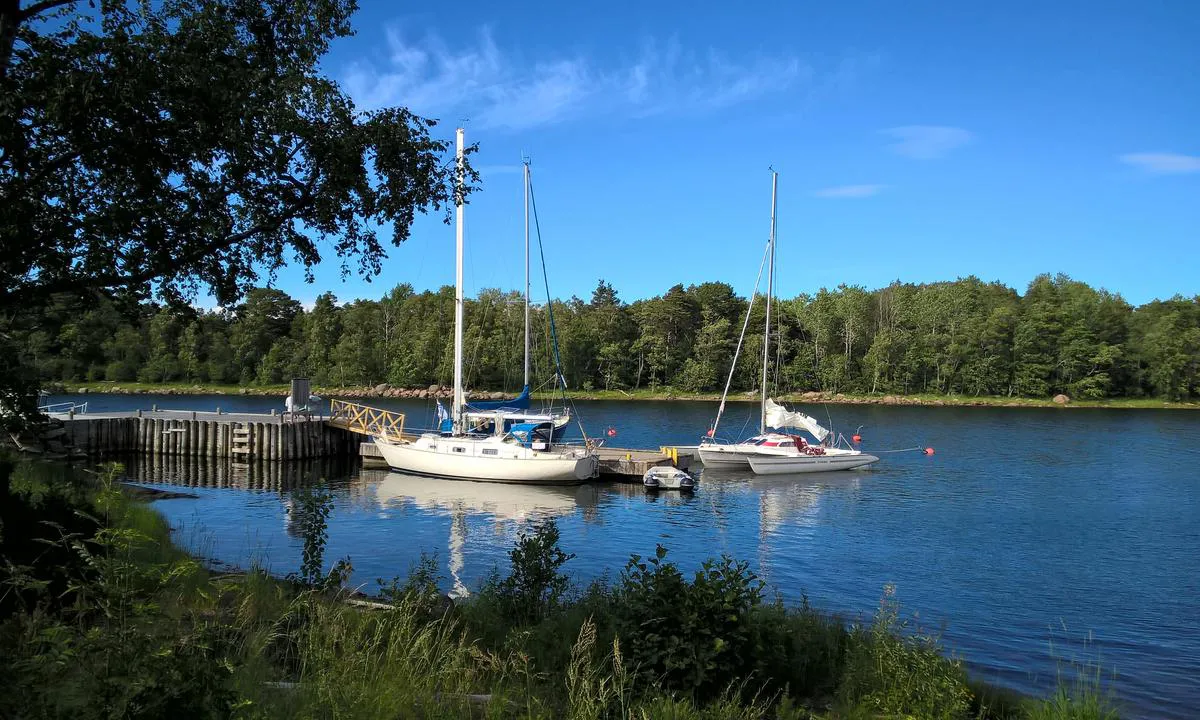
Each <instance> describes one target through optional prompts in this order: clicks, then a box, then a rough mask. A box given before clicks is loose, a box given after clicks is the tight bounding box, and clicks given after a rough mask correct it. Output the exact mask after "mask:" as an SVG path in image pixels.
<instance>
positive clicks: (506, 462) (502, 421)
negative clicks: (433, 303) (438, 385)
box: [375, 128, 599, 485]
mask: <svg viewBox="0 0 1200 720" xmlns="http://www.w3.org/2000/svg"><path fill="white" fill-rule="evenodd" d="M463 143H464V133H463V130H462V128H459V129H458V132H457V153H458V154H457V162H458V182H459V183H460V187H461V183H462V182H463V168H464V162H463ZM455 225H456V232H455V236H456V251H455V288H454V400H453V405H452V406H451V409H450V411H449V418H448V420H449V421H450V432H449V433H448V434H446V433H441V432H427V433H423V434H422V435H420V436H419V437H417V438H415V439H410V438H405V437H399V438H397V437H392V436H378V437H376V438H375V444H376V446H377V447H378V448H379V452H380V454H382V455H383V457H384V459H385V460H386V461H387V463H388V465H389V466H390V467H392V468H393V469H395V470H400V471H404V472H410V473H419V474H421V475H432V476H436V477H444V478H455V479H463V480H483V481H489V482H513V483H531V484H544V485H558V484H573V483H578V482H581V481H583V480H587V479H589V478H592V477H595V476H596V475H597V474H598V472H599V461H598V460H597V457H596V453H595V451H594V450H592V448H591V447H590V446H588V445H584V446H568V445H560V444H556V443H555V442H554V438H553V434H554V421H553V420H552V419H550V418H549V417H547V418H546V419H542V418H540V417H533V418H529V419H525V420H522V421H520V422H508V421H507V420H506V417H505V414H504V412H503V411H502V410H495V411H491V419H492V422H491V432H490V433H489V434H478V433H473V432H471V431H472V429H473V428H476V427H478V426H479V421H480V420H482V419H486V416H487V413H488V411H482V412H479V411H476V412H470V411H468V409H467V403H466V401H465V398H464V392H463V233H464V228H465V221H464V211H463V198H462V193H461V192H458V193H456V202H455Z"/></svg>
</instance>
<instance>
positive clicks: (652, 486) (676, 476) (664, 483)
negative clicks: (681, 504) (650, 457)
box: [642, 465, 696, 490]
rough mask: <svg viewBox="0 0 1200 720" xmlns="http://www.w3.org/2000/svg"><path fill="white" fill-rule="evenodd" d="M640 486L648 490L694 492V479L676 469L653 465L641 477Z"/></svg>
mask: <svg viewBox="0 0 1200 720" xmlns="http://www.w3.org/2000/svg"><path fill="white" fill-rule="evenodd" d="M642 484H643V485H645V486H646V488H647V489H649V490H695V489H696V478H694V477H692V476H691V475H689V474H688V473H687V472H686V471H684V470H680V469H679V468H677V467H671V466H670V465H655V466H654V467H652V468H650V469H649V470H647V471H646V474H645V475H643V476H642Z"/></svg>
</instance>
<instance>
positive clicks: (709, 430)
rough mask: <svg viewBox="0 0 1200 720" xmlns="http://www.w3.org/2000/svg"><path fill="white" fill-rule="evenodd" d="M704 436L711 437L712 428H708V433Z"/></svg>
mask: <svg viewBox="0 0 1200 720" xmlns="http://www.w3.org/2000/svg"><path fill="white" fill-rule="evenodd" d="M704 434H705V435H707V436H709V437H712V436H713V429H712V428H709V429H708V432H706V433H704Z"/></svg>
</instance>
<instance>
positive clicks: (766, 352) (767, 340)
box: [758, 170, 779, 433]
mask: <svg viewBox="0 0 1200 720" xmlns="http://www.w3.org/2000/svg"><path fill="white" fill-rule="evenodd" d="M778 188H779V173H777V172H775V171H773V170H772V171H771V241H770V245H771V263H770V265H769V266H768V269H767V321H766V325H765V327H764V328H763V362H762V408H761V410H760V412H759V417H758V431H759V432H760V433H765V432H766V431H767V360H768V359H769V358H770V356H771V297H772V296H773V295H774V294H775V198H776V191H777V189H778Z"/></svg>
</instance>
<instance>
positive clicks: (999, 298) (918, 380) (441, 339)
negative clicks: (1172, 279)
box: [19, 275, 1200, 400]
mask: <svg viewBox="0 0 1200 720" xmlns="http://www.w3.org/2000/svg"><path fill="white" fill-rule="evenodd" d="M746 307H747V300H746V299H745V298H742V297H739V296H737V295H736V294H735V293H734V291H733V289H732V287H731V286H729V285H728V284H726V283H723V282H706V283H703V284H700V285H691V286H687V287H684V286H683V285H676V286H674V287H672V288H670V289H669V290H668V291H667V292H666V293H664V294H663V295H661V296H658V297H653V298H649V299H644V300H637V301H635V302H631V303H626V302H623V301H622V300H621V299H620V298H619V297H618V294H617V291H616V290H615V289H614V288H613V287H612V286H611V285H609V284H608V283H605V282H604V281H603V280H601V281H600V283H599V285H598V287H597V288H596V290H595V291H594V292H593V293H592V296H591V298H590V299H588V300H583V299H580V298H577V297H573V298H571V299H570V300H567V301H557V300H556V301H555V302H554V305H553V315H554V320H555V327H556V333H557V339H558V346H559V352H560V357H561V362H562V369H563V376H564V377H565V380H566V382H567V384H568V387H570V388H572V389H581V390H595V389H609V390H612V389H631V388H646V387H649V388H664V387H672V388H676V389H679V390H682V391H689V392H703V391H719V390H720V389H721V388H722V387H723V386H724V384H725V380H726V376H727V374H728V372H729V368H730V364H731V362H732V360H733V356H734V350H735V348H736V346H737V339H738V335H739V333H740V331H741V328H742V325H743V323H744V321H745V313H746ZM764 310H765V306H764V303H763V302H762V300H761V298H759V299H758V300H757V301H756V302H755V303H754V306H753V312H752V314H751V317H750V321H749V326H748V330H747V332H746V340H745V343H744V345H743V348H742V352H741V354H740V356H739V357H738V361H737V367H736V368H735V371H734V375H733V385H732V388H733V389H734V390H737V391H744V390H748V389H752V388H757V387H758V385H759V376H760V373H761V363H762V352H763V347H762V344H763V338H762V327H763V320H764V318H763V316H764ZM547 315H548V313H547V308H546V306H545V305H544V304H543V305H538V306H535V307H534V308H533V312H532V321H531V326H532V329H531V337H532V342H533V352H532V358H533V367H534V383H533V384H534V385H535V387H536V386H539V385H540V386H542V387H544V386H545V385H546V383H547V382H548V380H549V378H552V377H553V370H552V368H553V363H552V362H551V360H550V358H551V347H550V342H549V337H550V333H549V323H548V318H547ZM466 319H467V326H466V331H465V345H464V347H465V352H464V355H465V358H466V362H465V366H466V370H465V374H466V379H467V384H468V386H469V387H471V388H474V389H483V390H513V389H516V388H519V387H520V385H521V382H522V365H523V342H524V340H523V327H524V326H523V321H524V307H523V303H522V300H521V296H520V295H519V294H518V293H516V292H502V291H499V290H484V291H482V292H480V293H479V295H478V296H477V297H475V298H473V299H470V300H468V301H467V305H466ZM453 322H454V290H453V288H451V287H443V288H441V289H440V290H437V291H425V292H414V290H413V288H412V287H411V286H409V285H399V286H397V287H395V288H394V289H392V290H391V292H389V293H388V294H387V295H386V296H384V297H383V298H381V299H379V300H356V301H353V302H348V303H345V304H339V303H338V302H337V299H336V298H335V297H334V295H333V294H331V293H325V294H323V295H321V296H320V297H318V298H317V300H316V302H315V304H314V305H313V306H312V307H311V309H306V308H304V307H303V306H302V305H301V303H299V302H298V301H296V300H295V299H293V298H291V297H290V296H288V295H287V294H286V293H284V292H282V291H280V290H277V289H271V288H258V289H254V290H252V291H250V293H249V294H248V295H247V296H246V297H245V299H244V302H242V303H241V304H240V305H237V306H236V307H233V308H228V309H219V310H197V309H195V308H192V307H189V306H182V307H173V306H165V305H153V304H141V305H137V306H135V307H133V308H121V307H118V306H117V305H115V304H113V303H112V302H109V301H106V300H100V301H98V302H95V303H91V304H89V305H88V306H87V307H80V306H78V305H77V304H75V303H73V302H69V301H67V300H62V301H61V302H60V303H57V304H55V305H53V306H52V307H51V308H49V309H48V310H47V311H46V312H45V314H44V315H43V316H42V317H41V319H40V322H39V324H38V326H37V329H36V330H33V331H30V332H27V333H25V335H24V337H22V338H21V342H20V343H19V346H21V347H23V348H24V351H25V352H26V353H27V357H26V360H27V361H28V362H31V363H33V365H34V366H35V367H36V368H37V370H38V372H39V373H40V375H41V378H42V380H43V381H45V382H54V381H64V382H95V381H99V380H108V381H118V382H130V381H140V382H150V383H170V382H186V383H222V384H224V383H237V384H242V385H255V384H275V383H283V382H287V381H288V379H289V378H291V377H309V378H312V380H313V382H314V383H315V384H317V385H324V386H355V385H358V386H361V385H368V386H370V385H375V384H379V383H387V384H390V385H393V386H398V387H424V386H427V385H433V384H439V385H446V384H449V383H450V382H451V379H452V374H453ZM772 325H773V327H774V328H775V329H776V332H774V333H773V334H772V338H771V343H770V349H769V354H770V357H771V380H770V382H771V383H772V387H777V388H778V389H779V391H781V392H791V391H807V390H820V391H827V392H845V393H892V394H913V393H940V394H947V393H954V394H964V395H976V396H982V395H993V396H996V395H1001V396H1024V397H1035V398H1044V397H1048V396H1051V395H1054V394H1056V393H1066V394H1068V395H1070V396H1072V397H1075V398H1083V399H1100V398H1105V397H1144V396H1155V397H1162V398H1166V399H1172V400H1184V399H1188V398H1194V397H1197V396H1200V296H1198V297H1193V298H1190V299H1188V298H1184V297H1180V296H1176V297H1174V298H1172V299H1169V300H1155V301H1153V302H1149V303H1147V304H1145V305H1142V306H1140V307H1133V306H1131V305H1130V304H1129V303H1127V302H1126V301H1125V300H1123V299H1122V298H1121V297H1120V296H1119V295H1116V294H1113V293H1110V292H1108V291H1106V290H1097V289H1094V288H1092V287H1090V286H1088V285H1087V284H1085V283H1082V282H1078V281H1075V280H1071V279H1070V278H1068V277H1065V276H1062V275H1059V276H1050V275H1041V276H1038V277H1037V278H1035V279H1034V280H1033V282H1031V283H1030V284H1029V286H1028V287H1027V288H1026V290H1025V292H1024V294H1021V293H1018V292H1017V291H1016V290H1015V289H1013V288H1009V287H1006V286H1005V285H1003V284H999V283H985V282H982V281H980V280H978V279H977V278H974V277H968V278H965V279H959V280H956V281H953V282H939V283H931V284H921V285H915V284H903V283H899V282H897V283H893V284H892V285H889V286H887V287H884V288H880V289H877V290H866V289H864V288H861V287H856V286H846V285H842V286H839V287H838V288H836V289H833V290H828V289H822V290H821V291H819V292H817V293H816V294H813V295H801V296H799V297H796V298H793V299H783V300H777V301H776V302H775V304H774V305H773V308H772Z"/></svg>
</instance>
